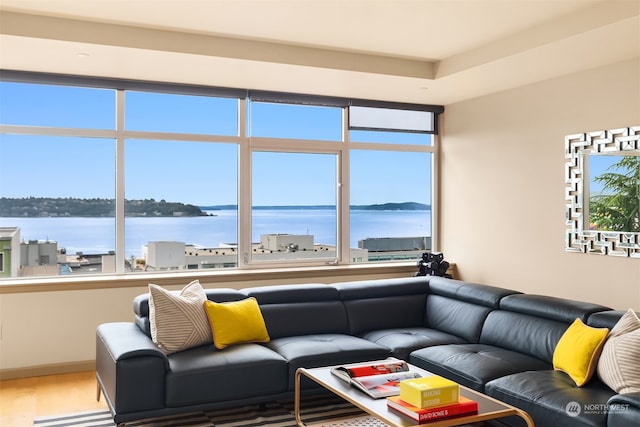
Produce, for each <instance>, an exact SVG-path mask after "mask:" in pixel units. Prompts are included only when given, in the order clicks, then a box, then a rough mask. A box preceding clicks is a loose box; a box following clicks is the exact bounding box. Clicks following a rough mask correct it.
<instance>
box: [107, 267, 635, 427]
mask: <svg viewBox="0 0 640 427" xmlns="http://www.w3.org/2000/svg"><path fill="white" fill-rule="evenodd" d="M205 293H206V298H207V299H208V300H209V301H216V302H219V303H224V302H234V301H244V300H246V299H249V298H255V300H256V301H257V303H258V306H259V309H260V312H261V314H262V317H263V318H264V324H265V325H266V329H267V331H268V334H269V340H268V342H244V343H239V344H235V345H230V346H228V347H226V348H224V349H218V348H216V346H214V345H213V344H205V345H200V346H196V347H193V348H189V349H186V350H183V351H178V352H175V353H172V354H166V352H164V351H162V350H161V349H160V348H158V346H157V345H156V344H154V342H153V340H152V338H151V337H152V333H151V319H150V307H149V306H150V304H149V294H143V295H140V296H138V297H137V298H135V299H134V302H133V309H134V313H135V320H134V321H133V322H117V323H105V324H102V325H100V326H99V327H98V329H97V336H96V377H97V381H98V387H99V395H100V392H102V394H103V395H104V396H105V399H106V401H107V403H108V406H109V409H110V410H111V413H112V415H113V418H114V421H115V422H116V423H117V424H119V425H124V424H125V423H126V422H128V421H133V420H137V419H142V418H153V417H158V416H164V415H171V414H176V413H183V412H194V411H207V410H215V409H219V408H224V407H231V406H239V405H245V404H260V403H266V402H269V401H273V400H277V399H288V398H292V397H293V392H294V377H295V372H296V369H297V368H299V367H307V368H311V367H318V366H328V365H336V364H344V363H352V362H360V361H366V360H376V359H383V358H386V357H391V356H393V357H397V358H400V359H404V360H407V361H409V362H410V363H412V364H415V365H417V366H419V367H422V368H424V369H427V370H429V371H431V372H434V373H436V374H439V375H442V376H445V377H447V378H450V379H452V380H455V381H457V382H458V383H460V384H462V385H465V386H468V387H470V388H473V389H475V390H478V391H481V392H484V393H486V394H488V395H489V396H493V397H495V398H498V399H500V400H502V401H504V402H507V403H509V404H512V405H514V406H517V407H519V408H522V409H524V410H525V411H527V412H528V413H529V414H530V415H531V416H532V418H533V419H534V421H535V422H536V425H538V426H559V425H562V426H608V427H625V426H637V425H640V393H627V394H618V393H616V392H615V391H614V390H612V389H610V388H609V387H607V386H606V385H605V384H604V383H603V382H602V381H600V379H599V378H598V377H597V375H594V376H593V377H592V378H591V380H590V381H589V382H588V383H587V384H585V385H583V386H581V387H577V386H576V385H575V383H574V381H573V380H572V378H571V377H570V376H569V375H567V374H566V373H565V372H563V371H559V370H554V369H553V354H554V351H555V348H556V345H557V344H558V342H559V341H560V339H561V337H562V336H563V334H564V333H565V331H566V330H567V329H568V328H569V327H570V325H571V324H572V323H573V322H574V321H575V320H576V319H580V320H581V321H582V322H584V323H585V324H588V325H591V326H593V327H597V328H602V327H606V328H609V329H611V328H612V327H613V326H614V325H615V324H616V322H617V321H618V320H619V319H620V318H621V316H622V315H623V314H624V312H621V311H614V310H611V309H610V308H608V307H604V306H601V305H598V304H592V303H585V302H580V301H572V300H567V299H560V298H555V297H551V296H541V295H528V294H523V293H520V292H517V291H514V290H509V289H504V288H499V287H493V286H487V285H480V284H473V283H466V282H463V281H458V280H453V279H446V278H442V277H433V276H422V277H409V278H398V279H381V280H368V281H353V282H343V283H334V284H301V285H278V286H266V287H253V288H245V289H239V290H235V289H208V290H205ZM303 386H304V387H305V388H306V389H307V390H310V391H313V387H314V385H313V384H311V383H310V382H307V383H304V384H303ZM576 404H577V405H578V406H579V407H580V408H581V409H582V410H579V411H575V410H574V411H571V410H568V408H569V407H571V405H574V408H575V405H576ZM610 408H614V409H615V410H610ZM576 412H577V413H576ZM503 423H506V424H508V425H521V424H520V423H521V420H520V419H519V418H518V419H516V418H515V417H513V419H511V418H508V419H505V420H503V421H500V422H498V423H496V424H495V425H498V424H500V425H502V424H503Z"/></svg>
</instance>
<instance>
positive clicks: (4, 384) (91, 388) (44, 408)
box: [0, 371, 107, 427]
mask: <svg viewBox="0 0 640 427" xmlns="http://www.w3.org/2000/svg"><path fill="white" fill-rule="evenodd" d="M95 409H107V404H106V403H105V401H104V398H102V399H101V400H100V402H98V401H96V377H95V371H88V372H76V373H72V374H62V375H49V376H44V377H33V378H23V379H17V380H4V381H0V426H2V427H33V419H34V417H36V416H43V415H54V414H62V413H68V412H81V411H91V410H95Z"/></svg>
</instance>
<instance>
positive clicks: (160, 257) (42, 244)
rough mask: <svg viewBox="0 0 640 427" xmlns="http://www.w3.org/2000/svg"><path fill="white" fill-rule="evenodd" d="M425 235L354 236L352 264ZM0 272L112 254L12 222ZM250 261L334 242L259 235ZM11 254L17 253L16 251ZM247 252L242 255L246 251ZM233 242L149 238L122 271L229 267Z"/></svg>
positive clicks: (87, 264) (414, 247) (408, 251)
mask: <svg viewBox="0 0 640 427" xmlns="http://www.w3.org/2000/svg"><path fill="white" fill-rule="evenodd" d="M430 246H431V238H430V237H384V238H368V239H363V240H360V241H358V247H357V248H350V250H349V260H350V262H352V263H357V262H367V261H391V260H416V259H419V258H420V257H421V256H422V253H423V252H425V251H428V250H430ZM0 247H1V249H2V250H1V252H0V266H1V270H0V277H20V276H23V277H25V276H57V275H67V274H97V273H115V271H116V265H115V263H116V257H115V253H114V252H113V251H110V252H109V253H106V254H84V253H82V252H77V253H75V254H67V253H66V251H65V249H63V248H61V249H59V248H58V243H57V242H55V241H50V240H29V241H21V239H20V229H19V228H18V227H1V228H0ZM251 251H252V253H251V258H252V260H253V261H257V262H260V261H265V262H274V261H283V262H286V261H289V260H317V259H324V260H326V261H327V262H335V260H336V259H337V253H336V246H335V245H326V244H320V243H315V242H314V236H313V235H309V234H305V235H297V234H286V233H284V234H283V233H277V234H263V235H261V236H260V242H257V243H253V244H252V245H251ZM16 255H17V256H16ZM246 257H248V254H247V255H246ZM244 259H245V254H239V253H238V245H237V243H221V244H219V245H218V246H217V247H211V248H207V247H201V246H196V245H193V244H188V243H185V242H180V241H152V242H148V243H147V244H145V245H144V246H143V247H142V256H141V257H140V258H131V259H127V260H126V268H127V270H128V271H169V270H202V269H219V268H220V269H221V268H233V267H237V266H238V262H239V260H240V262H243V261H244Z"/></svg>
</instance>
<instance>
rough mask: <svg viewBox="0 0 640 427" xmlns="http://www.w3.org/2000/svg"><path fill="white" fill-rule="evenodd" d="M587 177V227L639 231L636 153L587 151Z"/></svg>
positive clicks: (639, 173) (639, 169)
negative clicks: (589, 152) (597, 152)
mask: <svg viewBox="0 0 640 427" xmlns="http://www.w3.org/2000/svg"><path fill="white" fill-rule="evenodd" d="M616 154H617V153H616ZM629 154H631V153H629ZM587 176H588V177H589V229H590V230H603V231H625V232H634V233H638V232H640V156H631V155H629V156H626V155H625V156H622V155H602V154H591V155H589V165H588V173H587Z"/></svg>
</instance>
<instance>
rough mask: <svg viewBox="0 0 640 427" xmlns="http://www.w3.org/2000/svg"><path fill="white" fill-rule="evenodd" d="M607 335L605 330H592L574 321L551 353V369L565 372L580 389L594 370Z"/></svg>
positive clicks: (578, 321)
mask: <svg viewBox="0 0 640 427" xmlns="http://www.w3.org/2000/svg"><path fill="white" fill-rule="evenodd" d="M608 333H609V329H607V328H592V327H590V326H587V325H585V324H584V323H583V322H582V320H580V319H576V320H575V321H574V322H573V323H572V324H571V326H569V327H568V328H567V330H566V331H565V333H564V334H563V335H562V337H561V338H560V341H558V345H557V346H556V349H555V351H554V353H553V368H554V369H556V370H559V371H563V372H565V373H566V374H567V375H569V376H570V377H571V379H572V380H573V381H574V382H575V383H576V385H577V386H578V387H582V386H583V385H585V384H586V383H587V382H588V381H589V380H590V379H591V376H592V375H593V373H594V372H595V370H596V366H597V364H598V358H599V357H600V351H601V350H602V346H603V345H604V341H605V339H606V338H607V334H608Z"/></svg>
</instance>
